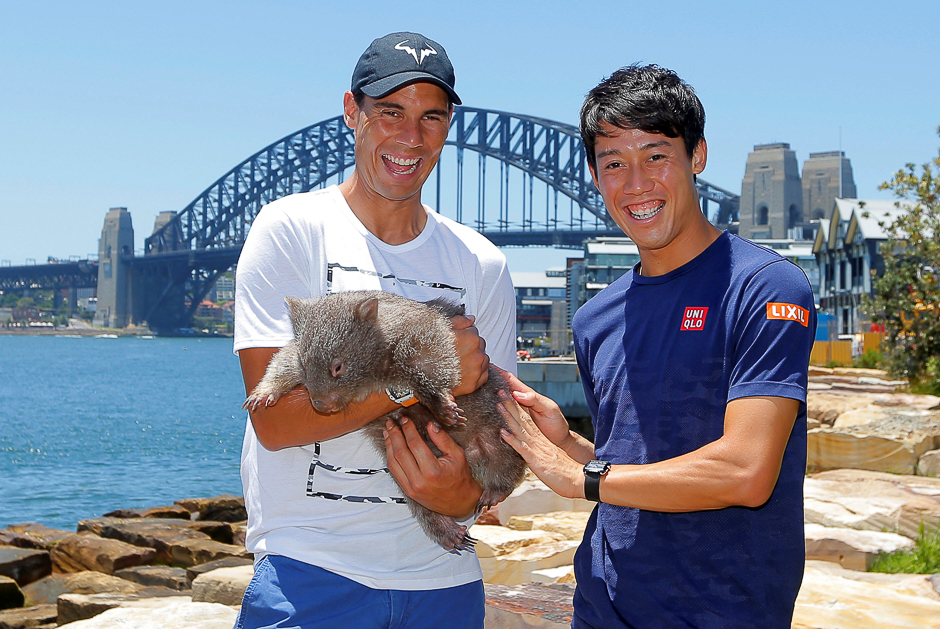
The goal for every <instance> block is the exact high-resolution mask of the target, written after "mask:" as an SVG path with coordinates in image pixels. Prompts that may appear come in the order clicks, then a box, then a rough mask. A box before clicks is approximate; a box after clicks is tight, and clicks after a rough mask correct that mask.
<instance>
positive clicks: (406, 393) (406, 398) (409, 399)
mask: <svg viewBox="0 0 940 629" xmlns="http://www.w3.org/2000/svg"><path fill="white" fill-rule="evenodd" d="M385 394H386V395H388V398H389V399H390V400H391V401H392V402H395V404H401V405H402V406H411V405H412V404H417V403H418V398H416V397H415V394H414V391H412V390H411V389H409V388H408V387H387V388H386V389H385Z"/></svg>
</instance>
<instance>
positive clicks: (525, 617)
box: [484, 583, 574, 629]
mask: <svg viewBox="0 0 940 629" xmlns="http://www.w3.org/2000/svg"><path fill="white" fill-rule="evenodd" d="M484 588H485V590H486V620H485V621H484V624H485V626H486V628H487V629H517V628H518V629H522V628H523V627H524V628H527V629H561V628H565V629H567V628H568V627H570V626H571V615H572V606H571V601H572V599H573V597H574V588H573V587H572V586H571V585H542V584H538V583H529V584H525V585H515V586H506V585H484Z"/></svg>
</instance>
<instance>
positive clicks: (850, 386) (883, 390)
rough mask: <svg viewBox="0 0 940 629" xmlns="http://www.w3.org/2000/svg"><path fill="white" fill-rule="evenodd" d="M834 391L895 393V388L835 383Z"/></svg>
mask: <svg viewBox="0 0 940 629" xmlns="http://www.w3.org/2000/svg"><path fill="white" fill-rule="evenodd" d="M832 388H833V389H843V390H846V391H852V392H859V391H864V392H866V393H894V389H895V387H894V386H890V385H884V384H861V383H857V384H850V383H847V382H833V383H832Z"/></svg>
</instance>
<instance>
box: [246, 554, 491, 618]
mask: <svg viewBox="0 0 940 629" xmlns="http://www.w3.org/2000/svg"><path fill="white" fill-rule="evenodd" d="M483 609H484V594H483V582H482V581H476V582H474V583H468V584H467V585H461V586H457V587H451V588H444V589H441V590H415V591H409V590H375V589H372V588H369V587H366V586H364V585H360V584H359V583H356V582H355V581H351V580H349V579H347V578H346V577H342V576H340V575H338V574H334V573H332V572H329V571H328V570H323V569H322V568H318V567H316V566H311V565H308V564H305V563H303V562H300V561H295V560H293V559H288V558H287V557H281V556H279V555H267V556H266V557H264V558H263V559H262V560H261V561H260V562H258V564H257V565H256V566H255V575H254V577H253V578H252V580H251V583H249V585H248V589H247V590H245V597H244V599H243V600H242V609H241V612H240V613H239V614H238V621H237V622H236V623H235V629H267V628H272V629H273V628H274V627H277V628H279V629H440V628H441V627H447V628H448V629H481V628H482V627H483V613H484V612H483Z"/></svg>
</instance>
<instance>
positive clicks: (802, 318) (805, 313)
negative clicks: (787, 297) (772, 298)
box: [767, 302, 809, 328]
mask: <svg viewBox="0 0 940 629" xmlns="http://www.w3.org/2000/svg"><path fill="white" fill-rule="evenodd" d="M767 318H768V319H780V320H781V321H796V322H797V323H799V324H801V325H802V326H803V327H804V328H808V327H809V310H807V309H806V308H801V307H800V306H794V305H793V304H781V303H775V302H769V303H768V304H767Z"/></svg>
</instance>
